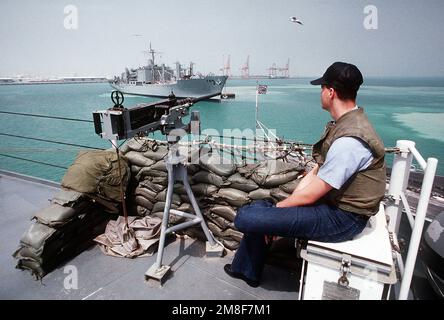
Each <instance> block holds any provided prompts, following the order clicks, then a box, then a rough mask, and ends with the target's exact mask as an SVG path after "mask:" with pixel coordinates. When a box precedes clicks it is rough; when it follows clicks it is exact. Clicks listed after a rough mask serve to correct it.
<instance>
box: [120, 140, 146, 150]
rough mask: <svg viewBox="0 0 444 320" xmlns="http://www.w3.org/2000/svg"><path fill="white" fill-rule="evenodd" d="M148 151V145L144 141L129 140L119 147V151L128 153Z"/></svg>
mask: <svg viewBox="0 0 444 320" xmlns="http://www.w3.org/2000/svg"><path fill="white" fill-rule="evenodd" d="M148 149H150V145H149V143H148V141H147V140H146V139H143V138H132V139H129V140H128V141H127V142H126V143H125V144H124V145H123V146H121V147H120V151H121V152H123V153H128V152H129V151H131V150H132V151H137V152H145V151H147V150H148Z"/></svg>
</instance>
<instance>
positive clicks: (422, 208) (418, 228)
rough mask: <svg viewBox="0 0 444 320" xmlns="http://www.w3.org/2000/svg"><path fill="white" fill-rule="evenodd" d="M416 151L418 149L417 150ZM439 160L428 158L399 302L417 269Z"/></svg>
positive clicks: (407, 289) (406, 295)
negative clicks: (417, 260)
mask: <svg viewBox="0 0 444 320" xmlns="http://www.w3.org/2000/svg"><path fill="white" fill-rule="evenodd" d="M415 150H416V149H415ZM437 165H438V159H436V158H428V159H427V167H426V168H425V171H424V180H423V181H422V186H421V194H420V196H419V202H418V208H417V209H416V218H415V225H414V227H413V230H412V236H411V238H410V245H409V251H408V253H407V259H406V263H405V269H404V276H403V277H402V282H401V289H400V292H399V300H406V299H407V297H408V293H409V288H410V283H411V281H412V276H413V270H414V268H415V262H416V256H417V255H418V248H419V244H420V242H421V236H422V229H423V227H424V220H425V218H426V213H427V207H428V205H429V198H430V194H431V192H432V187H433V181H434V179H435V173H436V167H437Z"/></svg>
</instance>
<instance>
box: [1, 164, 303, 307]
mask: <svg viewBox="0 0 444 320" xmlns="http://www.w3.org/2000/svg"><path fill="white" fill-rule="evenodd" d="M58 190H59V186H58V184H57V183H54V182H49V181H44V180H40V179H36V178H33V177H27V176H22V175H18V174H13V173H8V172H0V243H1V246H0V265H1V268H0V281H1V286H0V299H12V300H18V299H45V300H46V299H51V300H52V299H55V300H65V299H66V300H103V299H122V300H127V299H135V300H142V299H144V300H296V299H297V298H298V292H297V291H298V290H299V275H298V274H296V273H294V272H291V271H289V270H286V269H283V268H279V267H277V266H270V265H267V266H266V270H265V272H264V277H263V281H262V283H261V285H260V286H259V287H258V288H252V287H250V286H248V285H247V284H246V283H244V282H243V281H240V280H237V279H232V278H230V277H229V276H228V275H226V274H225V272H224V271H223V266H224V264H226V263H230V262H231V260H232V258H233V254H232V253H230V252H228V253H227V255H226V256H224V257H222V258H206V257H205V244H204V243H202V242H200V241H196V240H193V239H184V238H177V239H176V240H175V241H173V242H171V243H169V244H168V245H167V246H166V247H165V251H164V258H163V263H164V264H168V265H170V266H171V269H172V271H173V272H172V275H171V276H170V278H169V279H168V280H167V281H166V282H165V283H164V285H163V286H162V288H159V287H157V286H154V285H150V284H149V283H147V282H145V280H144V274H145V272H146V271H147V269H148V268H149V267H150V266H151V265H152V264H153V263H154V262H155V258H156V255H153V256H151V257H142V258H136V259H125V258H116V257H111V256H107V255H105V254H103V253H102V252H101V250H100V249H99V248H98V247H97V246H93V247H91V248H90V249H88V250H86V251H84V252H82V253H81V254H80V255H78V256H76V257H75V258H73V259H72V260H70V261H68V262H66V264H64V265H61V266H60V267H58V268H57V269H56V270H54V271H52V272H51V273H49V274H48V275H46V276H45V277H44V278H43V280H42V281H41V282H40V281H35V280H34V279H33V277H32V276H31V274H30V272H28V271H22V270H19V269H16V268H15V265H16V260H15V259H14V258H13V257H12V253H13V252H14V251H15V250H16V249H17V247H18V244H19V241H20V238H21V237H22V235H23V234H24V233H25V232H26V231H27V230H28V228H29V226H30V225H31V221H30V218H31V217H32V215H33V213H35V212H36V211H38V210H39V209H41V208H44V207H45V206H47V205H48V204H49V202H48V200H49V199H51V198H52V197H53V196H54V195H55V194H56V193H57V192H58ZM71 266H75V267H76V270H77V272H78V288H77V289H65V287H64V281H65V278H66V277H67V276H68V274H72V267H71Z"/></svg>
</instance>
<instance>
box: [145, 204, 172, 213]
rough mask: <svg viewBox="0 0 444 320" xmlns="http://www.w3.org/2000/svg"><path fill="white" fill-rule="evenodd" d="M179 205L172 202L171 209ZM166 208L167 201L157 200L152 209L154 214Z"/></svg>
mask: <svg viewBox="0 0 444 320" xmlns="http://www.w3.org/2000/svg"><path fill="white" fill-rule="evenodd" d="M177 208H178V205H177V204H174V203H172V204H171V207H170V209H177ZM164 209H165V202H156V203H155V204H154V206H153V209H152V210H151V212H152V213H153V214H154V213H155V212H163V210H164Z"/></svg>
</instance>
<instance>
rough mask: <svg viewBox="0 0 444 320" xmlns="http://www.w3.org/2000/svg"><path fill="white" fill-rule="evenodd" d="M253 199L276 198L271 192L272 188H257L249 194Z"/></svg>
mask: <svg viewBox="0 0 444 320" xmlns="http://www.w3.org/2000/svg"><path fill="white" fill-rule="evenodd" d="M248 198H250V199H251V200H274V199H273V197H272V196H271V194H270V189H262V188H260V189H257V190H254V191H251V192H250V193H249V194H248Z"/></svg>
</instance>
